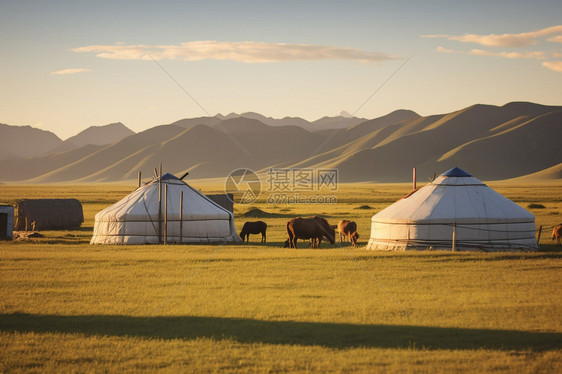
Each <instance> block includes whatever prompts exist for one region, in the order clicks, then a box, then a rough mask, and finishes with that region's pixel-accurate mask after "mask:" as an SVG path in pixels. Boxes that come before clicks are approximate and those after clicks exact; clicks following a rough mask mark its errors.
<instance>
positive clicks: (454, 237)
mask: <svg viewBox="0 0 562 374" xmlns="http://www.w3.org/2000/svg"><path fill="white" fill-rule="evenodd" d="M456 241H457V223H456V222H453V248H452V251H451V252H454V251H455V247H456V245H457V243H456Z"/></svg>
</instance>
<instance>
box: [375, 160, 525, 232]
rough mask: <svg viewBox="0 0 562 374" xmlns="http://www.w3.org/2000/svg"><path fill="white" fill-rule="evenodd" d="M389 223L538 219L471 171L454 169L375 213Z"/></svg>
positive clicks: (490, 221)
mask: <svg viewBox="0 0 562 374" xmlns="http://www.w3.org/2000/svg"><path fill="white" fill-rule="evenodd" d="M372 221H373V222H386V223H393V222H394V223H414V222H415V223H418V224H419V223H425V224H431V223H443V222H457V223H493V222H530V221H532V222H534V216H533V215H532V214H531V213H529V212H528V211H527V210H525V209H524V208H522V207H520V206H519V205H517V204H515V203H514V202H512V201H511V200H509V199H507V198H505V197H504V196H502V195H500V194H499V193H497V192H496V191H494V190H493V189H491V188H490V187H488V186H486V185H485V184H484V183H482V181H480V180H478V179H477V178H474V177H473V176H472V175H471V174H470V173H468V172H466V171H464V170H462V169H460V168H453V169H451V170H448V171H446V172H445V173H443V174H441V175H440V176H439V177H438V178H436V179H435V180H434V181H433V182H431V183H429V184H428V185H426V186H424V187H422V188H420V189H419V190H418V191H416V192H415V193H413V194H411V195H409V196H408V197H407V198H404V199H401V200H399V201H397V202H396V203H394V204H392V205H390V206H389V207H387V208H386V209H383V210H382V211H380V212H379V213H377V214H376V215H374V216H373V218H372Z"/></svg>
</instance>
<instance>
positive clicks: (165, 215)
mask: <svg viewBox="0 0 562 374" xmlns="http://www.w3.org/2000/svg"><path fill="white" fill-rule="evenodd" d="M166 244H168V185H165V186H164V245H166Z"/></svg>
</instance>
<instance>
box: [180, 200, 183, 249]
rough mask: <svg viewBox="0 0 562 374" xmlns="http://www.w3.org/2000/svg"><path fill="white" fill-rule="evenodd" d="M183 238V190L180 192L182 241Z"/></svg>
mask: <svg viewBox="0 0 562 374" xmlns="http://www.w3.org/2000/svg"><path fill="white" fill-rule="evenodd" d="M182 239H183V191H181V193H180V243H181V241H182Z"/></svg>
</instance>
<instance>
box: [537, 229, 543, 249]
mask: <svg viewBox="0 0 562 374" xmlns="http://www.w3.org/2000/svg"><path fill="white" fill-rule="evenodd" d="M541 232H542V225H540V226H539V235H538V237H537V244H539V243H540V241H541Z"/></svg>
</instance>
